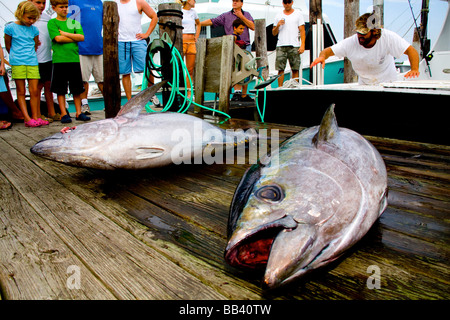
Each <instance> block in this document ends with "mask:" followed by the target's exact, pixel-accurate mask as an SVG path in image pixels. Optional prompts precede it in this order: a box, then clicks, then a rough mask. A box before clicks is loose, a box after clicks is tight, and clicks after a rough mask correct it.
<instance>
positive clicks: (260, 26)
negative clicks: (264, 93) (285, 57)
mask: <svg viewBox="0 0 450 320" xmlns="http://www.w3.org/2000/svg"><path fill="white" fill-rule="evenodd" d="M255 52H256V56H257V57H259V58H260V59H259V60H258V61H257V62H256V66H257V68H261V67H264V66H267V68H264V69H263V70H262V73H261V75H262V77H263V78H264V80H266V79H267V78H268V77H269V59H268V57H267V35H266V19H256V20H255Z"/></svg>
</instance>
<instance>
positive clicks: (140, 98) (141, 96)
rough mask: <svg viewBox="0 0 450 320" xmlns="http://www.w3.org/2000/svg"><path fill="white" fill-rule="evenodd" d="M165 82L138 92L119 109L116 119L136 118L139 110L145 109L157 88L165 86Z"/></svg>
mask: <svg viewBox="0 0 450 320" xmlns="http://www.w3.org/2000/svg"><path fill="white" fill-rule="evenodd" d="M166 82H167V81H161V82H159V83H157V84H154V85H153V86H151V87H148V88H147V89H145V90H142V91H141V92H139V93H138V94H137V95H135V96H134V97H133V98H131V99H130V100H129V101H128V102H127V103H125V105H124V106H123V107H122V109H120V111H119V113H117V116H116V117H119V116H125V117H127V118H136V117H137V116H138V115H139V113H140V112H141V110H142V109H143V108H144V107H145V105H146V104H147V102H149V101H150V99H151V98H152V97H153V96H154V95H155V93H156V92H157V91H158V90H159V88H161V87H162V86H163V85H164V84H166Z"/></svg>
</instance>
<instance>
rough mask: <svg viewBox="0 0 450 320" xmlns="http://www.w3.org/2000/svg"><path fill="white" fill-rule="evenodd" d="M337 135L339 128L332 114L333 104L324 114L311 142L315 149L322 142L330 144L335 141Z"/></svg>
mask: <svg viewBox="0 0 450 320" xmlns="http://www.w3.org/2000/svg"><path fill="white" fill-rule="evenodd" d="M338 135H339V127H338V124H337V120H336V115H335V114H334V103H333V104H332V105H331V106H330V107H329V108H328V110H327V111H326V112H325V114H324V116H323V118H322V122H321V123H320V127H319V131H318V132H317V134H316V135H315V136H314V138H313V142H314V144H315V146H316V147H317V146H318V145H319V144H320V143H322V142H327V141H328V142H330V141H331V140H333V139H336V138H337V137H338Z"/></svg>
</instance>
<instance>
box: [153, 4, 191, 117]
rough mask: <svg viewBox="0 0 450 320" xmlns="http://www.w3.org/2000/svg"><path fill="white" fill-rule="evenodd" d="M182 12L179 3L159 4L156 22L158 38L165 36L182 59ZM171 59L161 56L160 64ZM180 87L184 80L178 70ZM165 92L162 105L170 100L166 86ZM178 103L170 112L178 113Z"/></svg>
mask: <svg viewBox="0 0 450 320" xmlns="http://www.w3.org/2000/svg"><path fill="white" fill-rule="evenodd" d="M182 20H183V12H182V11H181V4H179V3H174V2H172V3H161V4H160V5H158V22H159V37H160V38H161V39H164V38H163V35H164V34H167V35H168V36H169V38H170V40H171V42H172V43H173V44H174V46H175V48H176V49H177V50H178V51H179V52H180V54H181V57H183V29H182V28H181V26H182ZM170 59H171V57H164V56H161V64H162V65H166V64H169V63H170ZM180 63H181V61H180ZM163 76H164V77H171V76H172V75H168V74H163ZM179 77H180V86H182V87H184V86H185V80H184V76H183V71H182V70H180V74H179ZM166 80H169V81H171V79H167V78H166ZM166 89H167V90H164V91H163V103H164V104H166V103H167V101H169V98H170V91H169V90H168V86H166ZM179 106H180V102H179V101H178V100H177V99H175V100H174V101H173V103H172V106H171V108H170V109H169V110H170V111H178V109H179Z"/></svg>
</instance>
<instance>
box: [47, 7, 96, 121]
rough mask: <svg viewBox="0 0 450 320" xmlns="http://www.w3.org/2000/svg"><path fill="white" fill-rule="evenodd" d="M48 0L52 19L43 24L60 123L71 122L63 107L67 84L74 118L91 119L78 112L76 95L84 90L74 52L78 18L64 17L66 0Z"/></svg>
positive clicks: (78, 38)
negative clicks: (51, 10) (50, 50)
mask: <svg viewBox="0 0 450 320" xmlns="http://www.w3.org/2000/svg"><path fill="white" fill-rule="evenodd" d="M50 3H51V5H52V9H53V10H54V11H55V12H56V18H55V19H51V20H50V21H49V22H48V25H47V27H48V33H49V35H50V39H52V49H53V57H52V58H53V74H52V84H51V90H52V92H55V93H56V94H57V95H58V103H59V105H60V107H61V122H62V123H70V122H72V119H70V116H69V115H68V114H67V112H66V110H65V105H66V97H65V95H66V93H67V87H69V89H70V93H71V94H72V95H73V102H74V104H75V109H76V119H77V120H80V121H89V120H91V118H90V117H88V116H86V115H85V114H84V113H82V112H81V97H80V94H81V93H82V92H83V91H84V85H83V80H82V76H81V67H80V57H79V55H78V42H81V41H84V34H83V29H82V28H81V24H80V23H79V22H78V21H75V20H73V19H68V18H67V9H68V3H69V1H68V0H51V1H50Z"/></svg>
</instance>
